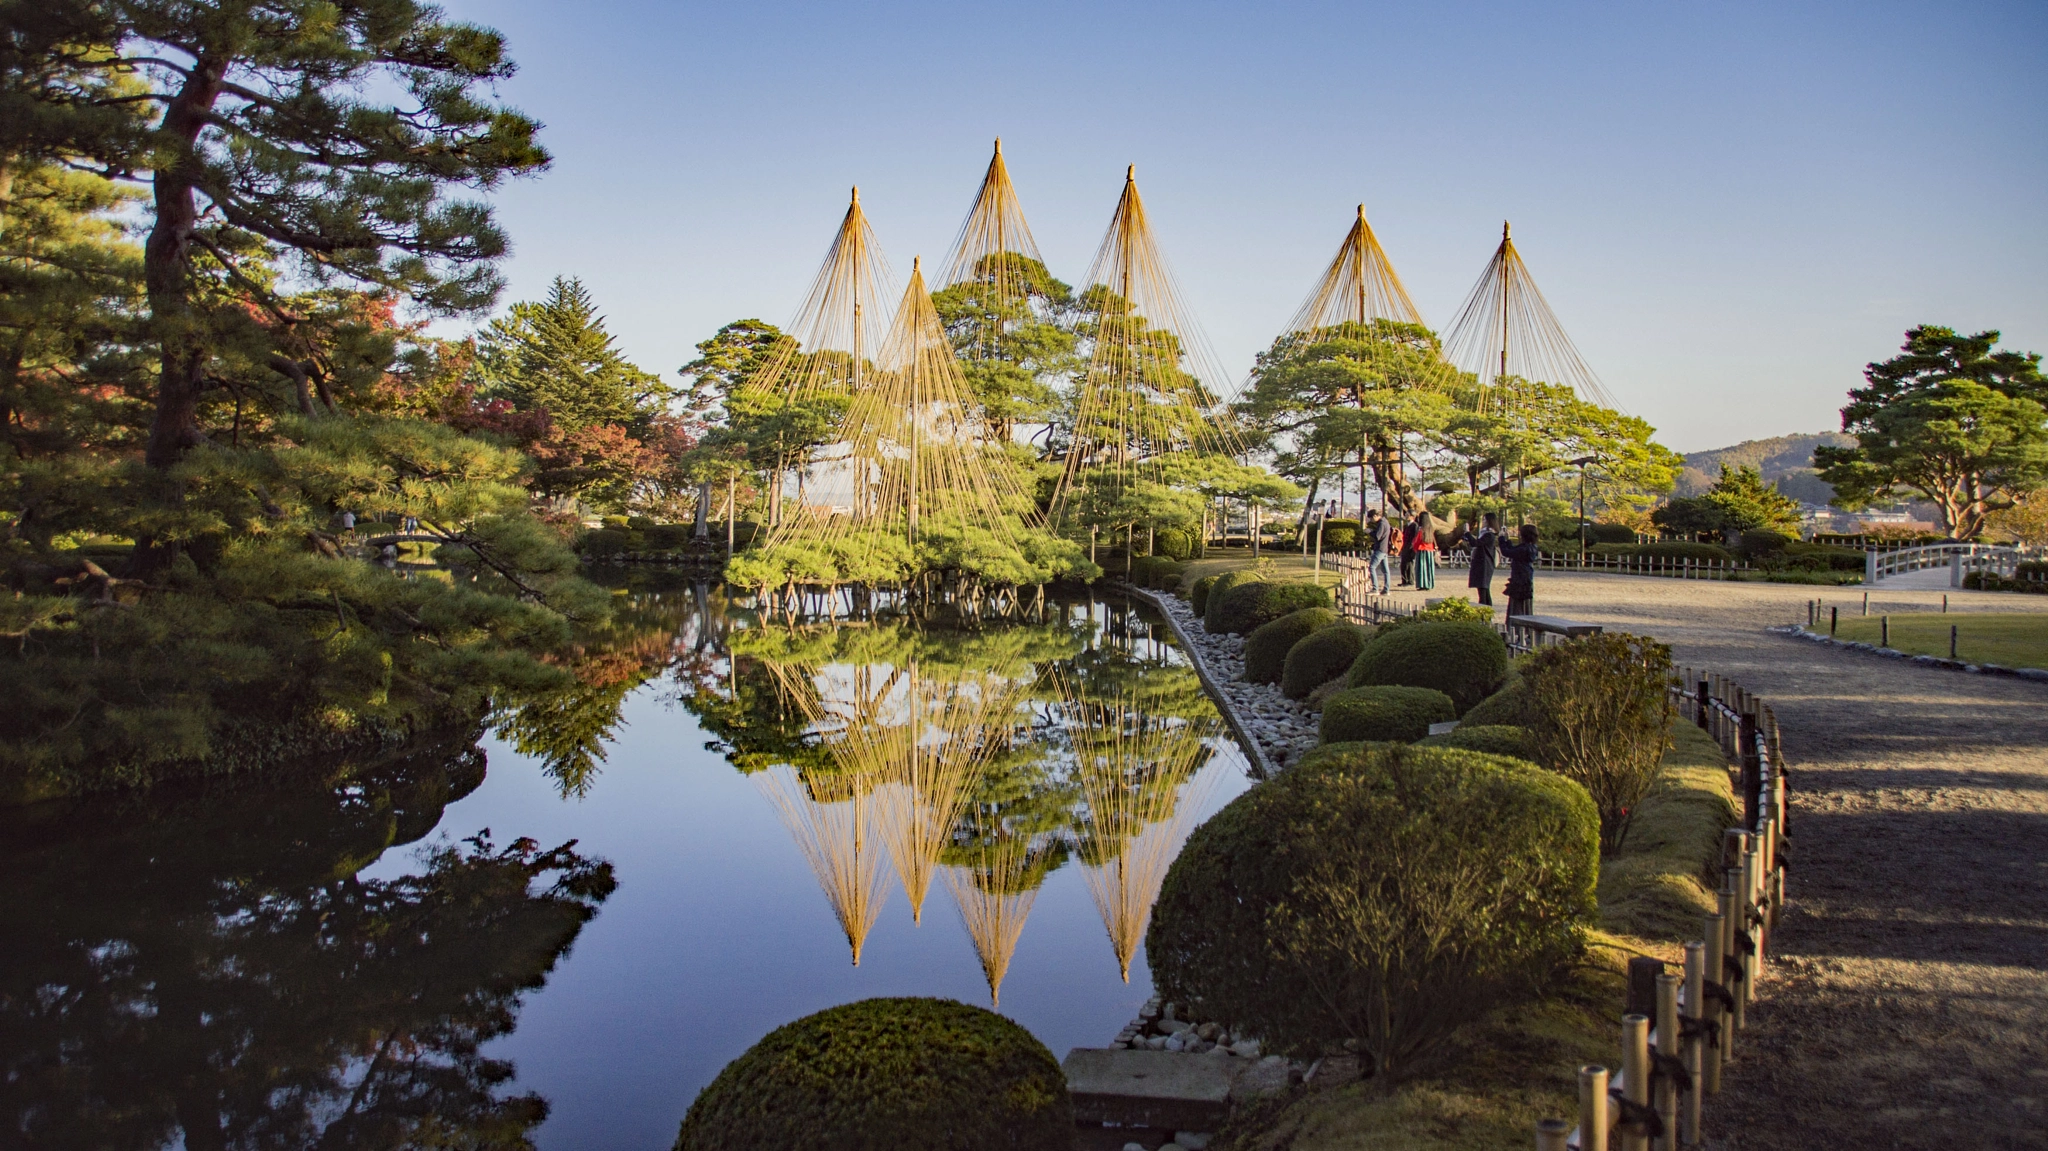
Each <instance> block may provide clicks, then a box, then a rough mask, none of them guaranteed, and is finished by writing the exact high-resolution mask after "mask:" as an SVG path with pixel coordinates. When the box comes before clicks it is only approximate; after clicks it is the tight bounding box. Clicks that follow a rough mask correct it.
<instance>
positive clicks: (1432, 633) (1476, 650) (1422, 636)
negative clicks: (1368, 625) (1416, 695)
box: [1345, 620, 1508, 715]
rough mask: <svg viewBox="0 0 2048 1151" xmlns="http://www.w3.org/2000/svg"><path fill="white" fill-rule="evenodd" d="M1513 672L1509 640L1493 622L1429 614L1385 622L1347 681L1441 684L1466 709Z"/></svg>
mask: <svg viewBox="0 0 2048 1151" xmlns="http://www.w3.org/2000/svg"><path fill="white" fill-rule="evenodd" d="M1507 674H1508V648H1507V643H1506V641H1504V640H1502V639H1501V638H1500V633H1498V632H1496V631H1494V630H1493V628H1491V627H1489V626H1488V625H1486V624H1483V623H1475V622H1468V621H1462V620H1424V621H1421V622H1417V623H1410V624H1405V625H1403V626H1401V627H1399V628H1385V627H1383V628H1381V629H1380V631H1379V634H1378V635H1375V636H1373V637H1372V641H1371V642H1369V643H1367V644H1366V645H1365V647H1364V648H1363V649H1362V650H1361V651H1360V652H1359V653H1358V659H1357V661H1356V662H1354V663H1353V664H1352V665H1351V672H1350V674H1349V675H1348V676H1346V677H1345V682H1346V683H1348V684H1350V685H1351V686H1352V687H1369V686H1371V685H1373V684H1391V685H1398V686H1402V687H1429V688H1435V689H1436V690H1438V691H1440V692H1443V693H1444V694H1445V695H1447V696H1450V697H1451V700H1452V702H1454V703H1456V704H1457V707H1458V714H1459V715H1463V714H1464V713H1465V712H1466V711H1468V710H1470V709H1471V707H1472V705H1473V704H1476V703H1478V702H1479V701H1480V700H1482V699H1485V698H1486V697H1487V696H1489V695H1492V694H1493V693H1494V692H1495V691H1496V690H1498V689H1499V687H1500V685H1501V681H1502V680H1504V679H1506V678H1507Z"/></svg>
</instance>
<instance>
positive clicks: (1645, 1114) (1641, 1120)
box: [1607, 1087, 1664, 1139]
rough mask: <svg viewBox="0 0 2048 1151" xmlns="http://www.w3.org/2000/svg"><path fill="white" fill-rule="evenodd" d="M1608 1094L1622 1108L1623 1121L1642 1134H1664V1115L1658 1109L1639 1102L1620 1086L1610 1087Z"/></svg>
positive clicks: (1656, 1135)
mask: <svg viewBox="0 0 2048 1151" xmlns="http://www.w3.org/2000/svg"><path fill="white" fill-rule="evenodd" d="M1607 1094H1608V1096H1609V1097H1611V1098H1612V1099H1613V1100H1614V1102H1615V1103H1616V1105H1617V1106H1619V1107H1620V1109H1621V1121H1622V1122H1623V1123H1626V1124H1628V1125H1629V1126H1631V1127H1635V1128H1637V1129H1638V1130H1639V1131H1640V1132H1641V1133H1642V1134H1644V1135H1647V1136H1649V1137H1650V1138H1652V1139H1656V1138H1658V1137H1660V1136H1662V1135H1663V1134H1664V1117H1663V1116H1661V1115H1659V1114H1657V1109H1656V1108H1654V1107H1649V1106H1646V1105H1644V1104H1641V1103H1638V1102H1636V1101H1635V1100H1633V1099H1630V1098H1629V1097H1627V1096H1626V1095H1624V1094H1622V1089H1621V1088H1619V1087H1609V1088H1608V1089H1607Z"/></svg>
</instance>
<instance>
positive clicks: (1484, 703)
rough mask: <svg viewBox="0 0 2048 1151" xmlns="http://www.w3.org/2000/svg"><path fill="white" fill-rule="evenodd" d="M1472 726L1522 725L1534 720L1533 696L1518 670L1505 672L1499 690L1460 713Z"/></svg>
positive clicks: (1466, 722)
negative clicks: (1504, 680)
mask: <svg viewBox="0 0 2048 1151" xmlns="http://www.w3.org/2000/svg"><path fill="white" fill-rule="evenodd" d="M1460 718H1461V719H1463V721H1464V724H1463V725H1461V726H1465V725H1469V726H1472V727H1522V728H1526V727H1529V726H1530V725H1532V724H1534V723H1535V722H1536V699H1535V697H1534V696H1532V695H1530V694H1529V685H1528V684H1527V683H1525V682H1524V681H1523V679H1522V677H1521V675H1520V674H1518V673H1516V672H1509V673H1508V678H1507V682H1506V683H1503V684H1501V685H1500V690H1499V691H1496V692H1494V693H1493V694H1492V695H1489V696H1487V697H1486V698H1485V699H1482V700H1480V701H1479V702H1478V703H1475V704H1473V705H1472V710H1470V711H1468V712H1466V713H1465V714H1464V715H1463V716H1462V717H1460Z"/></svg>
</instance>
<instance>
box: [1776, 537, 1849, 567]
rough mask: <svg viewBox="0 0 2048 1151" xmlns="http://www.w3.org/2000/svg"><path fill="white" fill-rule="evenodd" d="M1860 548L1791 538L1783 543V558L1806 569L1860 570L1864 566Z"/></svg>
mask: <svg viewBox="0 0 2048 1151" xmlns="http://www.w3.org/2000/svg"><path fill="white" fill-rule="evenodd" d="M1863 556H1864V552H1863V549H1862V548H1844V547H1830V546H1828V545H1825V544H1810V543H1804V542H1801V541H1799V540H1793V541H1792V542H1791V543H1788V544H1786V545H1785V558H1786V559H1787V560H1788V561H1791V562H1793V563H1794V564H1796V565H1797V566H1798V567H1800V568H1802V569H1804V570H1807V571H1837V572H1860V571H1862V570H1863V568H1864V559H1863Z"/></svg>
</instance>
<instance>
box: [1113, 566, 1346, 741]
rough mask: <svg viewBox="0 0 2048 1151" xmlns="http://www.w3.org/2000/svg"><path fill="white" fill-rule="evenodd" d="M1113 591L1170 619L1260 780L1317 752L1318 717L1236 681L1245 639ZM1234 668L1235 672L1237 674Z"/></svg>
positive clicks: (1171, 600) (1263, 688) (1184, 610)
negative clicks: (1207, 628) (1216, 631)
mask: <svg viewBox="0 0 2048 1151" xmlns="http://www.w3.org/2000/svg"><path fill="white" fill-rule="evenodd" d="M1113 586H1114V587H1115V588H1116V590H1117V591H1119V592H1122V593H1123V594H1125V595H1128V596H1130V597H1131V598H1133V599H1137V600H1141V601H1143V602H1144V603H1147V604H1150V605H1151V606H1152V607H1154V608H1156V609H1158V611H1159V614H1160V615H1162V616H1164V617H1166V626H1167V627H1170V628H1172V629H1173V634H1174V637H1175V638H1177V639H1179V640H1180V645H1181V648H1182V650H1184V651H1186V652H1187V653H1188V662H1190V663H1192V664H1193V665H1194V668H1195V674H1196V675H1197V676H1199V677H1200V678H1201V680H1202V687H1203V689H1204V690H1206V691H1207V692H1208V693H1209V698H1210V699H1212V700H1214V701H1215V703H1216V710H1217V711H1219V712H1221V713H1223V719H1224V722H1225V723H1228V724H1229V725H1230V730H1231V732H1232V733H1233V734H1235V735H1236V736H1237V741H1238V743H1239V744H1241V745H1243V747H1244V748H1245V753H1246V755H1248V756H1250V757H1251V761H1252V768H1253V769H1254V770H1255V771H1256V772H1257V773H1258V775H1259V776H1260V777H1261V778H1269V777H1271V776H1272V775H1273V773H1274V772H1275V771H1276V770H1278V769H1279V768H1282V767H1286V766H1287V765H1289V764H1290V763H1293V762H1294V761H1295V760H1297V759H1299V758H1300V757H1301V755H1302V753H1303V752H1305V751H1307V750H1308V749H1309V748H1311V747H1314V746H1315V744H1316V742H1317V740H1316V733H1315V726H1316V725H1315V721H1314V718H1313V715H1314V713H1312V712H1310V711H1309V710H1308V709H1307V708H1305V707H1303V706H1302V705H1301V704H1299V703H1296V702H1295V701H1293V700H1291V699H1288V698H1287V697H1286V696H1283V695H1281V694H1280V689H1279V688H1277V687H1273V686H1271V685H1268V684H1262V683H1246V682H1244V681H1242V680H1240V679H1238V678H1236V676H1237V673H1238V671H1241V670H1242V663H1241V661H1240V660H1239V659H1238V658H1237V655H1238V653H1239V652H1241V651H1242V650H1243V648H1244V640H1243V639H1241V638H1239V637H1237V636H1212V635H1210V634H1209V633H1208V632H1207V631H1204V630H1202V628H1201V624H1200V623H1199V622H1197V621H1196V620H1195V618H1194V613H1193V611H1192V610H1191V609H1189V608H1188V606H1187V605H1186V604H1184V603H1182V602H1181V601H1180V600H1179V599H1178V598H1175V597H1170V596H1158V595H1155V594H1153V593H1152V592H1149V591H1146V590H1145V589H1143V588H1137V587H1132V586H1131V585H1129V584H1126V583H1117V584H1115V585H1113ZM1183 617H1185V618H1183ZM1233 664H1236V665H1237V666H1236V667H1235V668H1233V667H1232V665H1233ZM1290 728H1292V729H1294V730H1292V731H1290V730H1288V729H1290Z"/></svg>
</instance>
